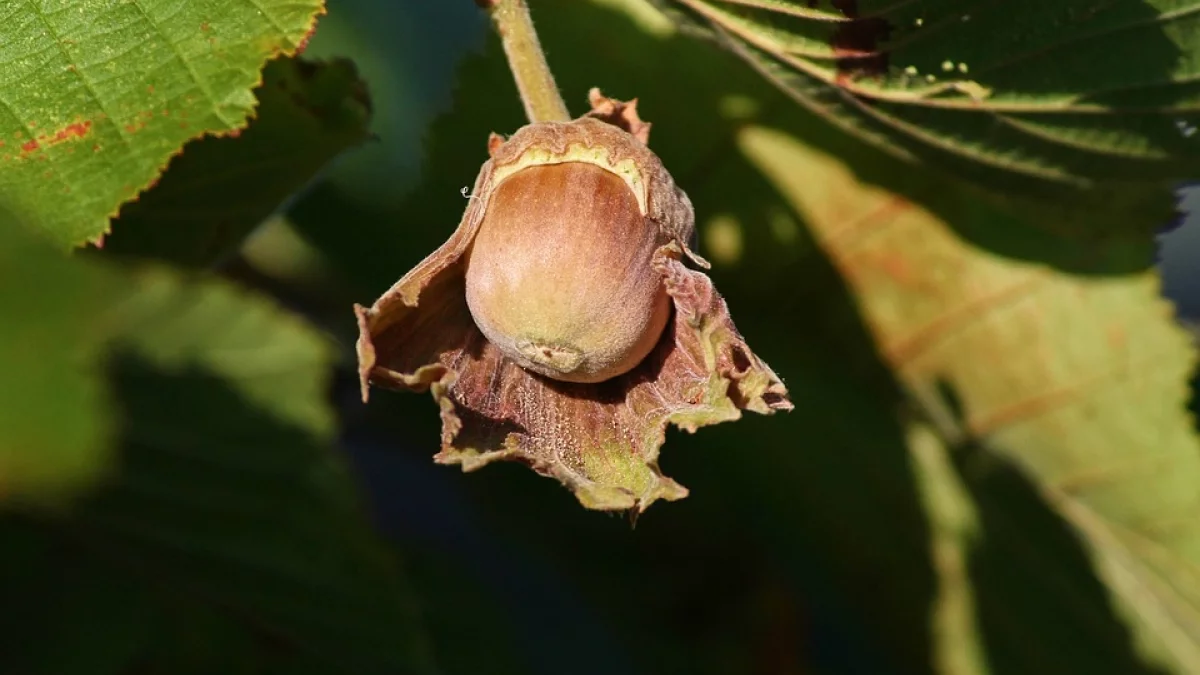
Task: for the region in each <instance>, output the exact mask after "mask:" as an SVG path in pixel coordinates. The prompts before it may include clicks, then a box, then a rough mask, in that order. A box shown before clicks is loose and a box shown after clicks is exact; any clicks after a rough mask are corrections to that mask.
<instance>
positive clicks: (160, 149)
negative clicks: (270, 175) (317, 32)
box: [0, 0, 323, 246]
mask: <svg viewBox="0 0 1200 675" xmlns="http://www.w3.org/2000/svg"><path fill="white" fill-rule="evenodd" d="M321 11H323V9H322V3H321V2H320V0H253V1H247V0H199V1H196V2H186V3H182V4H181V3H176V2H164V1H162V0H136V1H133V2H117V1H116V0H70V1H54V2H39V1H35V0H18V2H16V3H8V4H7V5H6V6H5V8H4V9H3V10H2V16H0V63H3V64H4V68H3V74H2V75H0V102H2V103H3V105H0V204H3V205H4V206H5V207H6V208H7V209H8V210H10V211H12V212H13V213H14V214H15V215H16V217H17V218H18V219H19V220H20V221H21V222H23V223H25V224H27V225H28V226H30V227H34V228H37V229H39V230H42V231H44V232H46V233H48V234H49V235H50V236H51V237H52V238H53V239H55V240H57V241H58V242H60V243H61V244H62V245H64V246H71V245H78V244H81V243H83V242H84V241H87V240H95V239H96V238H97V237H99V236H100V235H102V234H104V233H105V232H107V230H108V220H109V218H110V217H111V216H113V215H115V214H116V213H117V209H118V207H119V206H120V204H121V203H122V202H125V201H127V200H129V199H132V198H133V197H134V196H135V195H137V194H138V193H139V192H140V191H141V190H143V189H145V188H146V187H147V186H148V185H149V184H150V183H151V182H152V181H153V180H154V179H155V178H156V177H157V176H158V174H159V172H161V171H162V169H163V168H164V167H165V166H166V164H167V162H168V161H169V160H170V158H171V157H172V156H173V155H174V154H176V153H177V152H178V151H179V148H180V146H182V145H183V143H184V142H185V141H187V140H188V139H191V138H195V137H198V136H200V135H203V134H205V133H212V134H228V133H230V132H233V131H235V130H237V129H240V128H241V127H242V126H244V125H245V123H246V120H247V118H248V116H249V115H250V113H251V112H252V110H253V109H254V105H255V100H254V96H253V94H251V89H252V88H254V87H255V86H256V85H257V84H258V83H259V82H260V81H261V75H260V73H259V71H260V69H261V68H262V66H263V64H264V63H265V62H266V61H267V59H268V58H270V57H272V56H275V55H277V54H280V53H283V54H291V53H295V52H296V50H297V49H298V48H299V47H300V45H301V44H302V43H303V41H304V39H305V37H306V36H307V35H308V34H309V33H310V32H311V31H312V30H313V28H314V26H315V17H316V15H317V14H318V13H320V12H321Z"/></svg>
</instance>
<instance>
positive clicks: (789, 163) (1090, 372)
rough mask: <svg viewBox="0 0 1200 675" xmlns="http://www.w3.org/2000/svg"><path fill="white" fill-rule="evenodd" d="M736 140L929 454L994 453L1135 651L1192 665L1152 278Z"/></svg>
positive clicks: (815, 156)
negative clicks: (1123, 617) (1032, 497)
mask: <svg viewBox="0 0 1200 675" xmlns="http://www.w3.org/2000/svg"><path fill="white" fill-rule="evenodd" d="M738 144H739V147H740V149H741V151H742V152H744V153H745V154H746V155H747V156H748V157H749V158H750V159H751V161H752V162H753V163H754V164H755V165H756V166H758V167H759V168H760V169H761V170H762V171H763V173H764V175H766V176H767V177H768V178H769V179H770V180H771V181H772V182H773V183H774V184H775V185H776V186H777V187H778V189H779V190H780V192H781V194H783V195H785V196H786V197H787V198H788V200H789V201H790V202H791V203H792V205H793V207H794V208H795V209H796V211H797V212H798V213H800V214H802V215H803V217H804V219H805V221H806V222H807V223H809V224H810V226H811V227H812V228H813V231H814V234H815V235H816V236H817V238H818V240H819V241H820V242H821V244H822V246H823V247H824V248H825V250H826V251H827V253H828V254H829V256H830V257H831V258H832V260H833V261H834V262H835V264H836V265H837V266H838V268H839V270H841V272H842V274H843V275H844V276H845V278H846V279H847V281H848V282H849V283H850V285H851V288H853V289H854V291H855V293H856V297H857V298H858V302H859V305H860V307H861V308H862V311H863V316H864V319H865V320H866V322H867V325H868V326H869V327H870V329H871V331H872V333H873V335H874V337H875V340H876V343H877V345H878V348H879V350H880V353H881V355H882V356H883V357H884V358H885V360H886V361H887V362H888V363H889V364H890V365H891V367H892V368H893V370H894V372H895V373H896V376H897V377H898V378H899V379H900V381H901V382H902V383H903V384H904V385H905V388H906V390H907V391H908V393H909V395H910V396H911V397H912V399H913V400H914V402H915V404H917V405H918V406H919V407H920V409H921V410H922V411H923V414H924V415H926V416H927V417H928V419H929V420H930V422H931V423H932V424H933V425H935V426H936V427H937V428H938V429H939V431H940V433H941V435H942V437H943V438H944V440H945V442H946V443H948V444H949V445H950V446H951V447H952V448H955V447H961V448H964V449H963V450H961V451H960V452H964V453H965V452H967V449H973V450H974V453H975V455H977V456H979V457H981V459H977V460H975V462H976V464H975V465H974V466H972V470H974V471H980V472H988V471H999V470H1000V469H999V468H995V467H993V468H989V467H988V465H987V462H988V460H987V457H988V456H989V455H992V456H994V457H996V458H998V459H997V460H994V461H998V462H1002V463H1007V462H1011V463H1012V464H1013V465H1014V466H1016V467H1018V468H1019V470H1021V471H1024V472H1027V474H1028V476H1029V479H1030V480H1032V481H1033V482H1034V484H1035V486H1036V487H1035V489H1036V490H1037V491H1038V492H1039V493H1040V494H1041V496H1042V498H1043V499H1045V500H1046V502H1047V503H1048V504H1050V505H1051V506H1053V507H1054V508H1055V509H1057V510H1058V512H1059V513H1060V514H1061V516H1062V517H1063V518H1064V519H1065V520H1066V521H1067V522H1069V523H1070V524H1071V525H1073V526H1074V527H1075V528H1076V529H1077V531H1078V532H1079V533H1080V534H1081V535H1082V536H1083V537H1084V539H1085V542H1086V544H1085V545H1086V547H1087V548H1088V549H1090V551H1091V555H1092V559H1093V561H1094V564H1095V565H1096V566H1097V569H1098V570H1099V572H1100V573H1101V575H1102V577H1103V578H1104V579H1105V580H1106V581H1107V582H1108V583H1109V585H1110V588H1111V589H1112V591H1114V592H1115V593H1116V594H1117V595H1118V596H1119V597H1120V598H1121V600H1122V602H1123V603H1124V607H1125V610H1126V612H1127V613H1128V614H1129V616H1130V617H1131V618H1132V619H1133V620H1134V625H1135V626H1137V627H1138V629H1139V630H1138V642H1139V646H1140V647H1141V648H1142V649H1144V650H1145V651H1146V652H1147V653H1151V654H1153V655H1154V656H1155V657H1157V658H1158V659H1161V660H1163V661H1165V662H1167V663H1170V664H1171V665H1173V666H1174V667H1177V668H1180V669H1181V671H1180V672H1193V671H1195V670H1196V669H1197V668H1200V594H1197V590H1196V589H1197V588H1200V586H1196V585H1195V584H1196V582H1197V580H1200V576H1197V575H1198V574H1200V568H1198V567H1197V566H1198V565H1200V527H1198V526H1197V522H1196V520H1195V519H1194V518H1193V517H1192V514H1193V513H1194V511H1195V509H1196V506H1197V495H1200V440H1198V439H1197V437H1196V434H1195V432H1194V430H1193V427H1192V424H1191V420H1190V419H1189V417H1188V415H1187V414H1186V413H1185V405H1186V402H1187V396H1188V390H1187V382H1188V376H1189V374H1190V370H1191V368H1192V365H1193V362H1194V348H1193V347H1192V345H1191V341H1190V339H1189V337H1188V335H1187V334H1186V333H1185V332H1184V331H1183V330H1182V329H1181V328H1180V327H1178V326H1177V325H1175V324H1174V322H1173V321H1172V317H1171V309H1170V306H1169V304H1167V303H1166V302H1165V301H1163V300H1162V299H1161V298H1160V297H1159V295H1158V279H1157V275H1156V273H1154V272H1152V271H1148V272H1143V273H1136V274H1124V275H1114V276H1090V277H1089V276H1076V275H1069V274H1064V273H1062V272H1059V271H1057V270H1054V269H1053V268H1049V267H1046V266H1044V265H1039V264H1034V263H1026V262H1020V261H1013V260H1010V259H1006V258H1003V257H1001V256H997V255H995V254H993V253H990V252H988V251H986V250H981V249H979V248H977V247H975V246H973V245H972V244H971V243H970V242H968V241H964V240H963V239H962V238H961V237H959V236H958V235H957V234H956V233H955V232H954V230H953V229H951V228H950V227H949V226H948V225H947V224H946V223H945V222H944V221H942V220H941V219H940V218H939V217H938V215H936V214H935V213H933V212H931V211H930V210H928V209H926V208H923V207H922V206H921V205H920V204H916V203H913V202H910V201H908V200H906V199H904V198H902V197H899V196H897V195H895V194H892V193H889V192H887V191H884V190H881V189H879V188H877V187H874V186H870V185H864V184H862V183H859V182H858V181H857V180H856V179H855V178H854V176H853V174H852V173H851V172H850V170H849V168H848V167H847V166H846V165H844V164H842V163H841V162H840V161H839V160H838V159H837V158H835V157H832V156H830V155H828V154H825V153H823V152H821V151H819V150H815V149H813V148H811V147H808V146H806V145H804V144H803V143H802V142H800V141H799V140H797V139H794V138H792V137H790V136H788V135H786V134H784V133H780V132H778V131H774V130H770V129H765V128H756V127H749V128H746V129H744V130H743V131H742V132H741V133H740V134H739V138H738ZM943 201H944V200H943ZM960 215H961V217H963V218H975V219H987V218H988V217H989V214H988V212H987V211H986V210H975V211H974V212H973V213H971V212H969V211H966V210H963V211H962V212H961V214H960ZM1018 522H1019V521H1018ZM1036 541H1037V539H1036V536H1034V535H1032V534H1031V535H1030V544H1031V545H1036V544H1035V543H1034V542H1036ZM1043 564H1048V563H1045V562H1043ZM1049 572H1050V571H1049V570H1047V571H1046V573H1049ZM1064 600H1065V599H1064ZM1081 618H1082V617H1081ZM1031 637H1032V636H1028V637H1027V638H1026V639H1031ZM1009 639H1010V640H1014V639H1016V638H1015V636H1013V637H1010V638H1009ZM1015 648H1016V645H1015V644H1013V643H1011V642H1007V641H1006V642H1004V643H1003V644H1001V645H999V646H998V647H997V653H999V654H1007V653H1010V652H1011V651H1012V650H1013V649H1015Z"/></svg>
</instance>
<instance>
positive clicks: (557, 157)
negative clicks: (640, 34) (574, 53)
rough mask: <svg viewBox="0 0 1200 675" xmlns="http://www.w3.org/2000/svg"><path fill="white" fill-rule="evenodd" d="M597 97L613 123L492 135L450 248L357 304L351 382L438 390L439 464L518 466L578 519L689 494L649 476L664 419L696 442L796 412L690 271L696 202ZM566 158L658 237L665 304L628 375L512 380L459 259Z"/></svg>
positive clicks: (516, 374)
mask: <svg viewBox="0 0 1200 675" xmlns="http://www.w3.org/2000/svg"><path fill="white" fill-rule="evenodd" d="M591 99H592V103H593V106H596V105H597V103H599V104H600V105H601V106H604V111H603V112H607V113H609V114H606V115H601V114H595V115H593V114H592V113H589V114H588V115H585V116H584V117H582V118H579V119H577V120H575V121H573V122H569V123H540V124H531V125H528V126H526V127H523V128H522V129H521V130H519V131H518V132H517V133H516V134H514V135H513V136H512V137H511V138H510V139H508V140H507V141H505V140H503V139H501V138H500V137H498V136H494V135H493V137H492V138H491V139H490V140H489V143H488V148H489V153H490V154H491V155H492V158H491V159H490V160H489V161H487V162H486V163H485V164H484V165H483V167H482V169H481V170H480V173H479V176H478V178H477V179H476V181H475V190H474V192H473V193H472V196H471V199H470V202H469V204H468V206H467V209H466V212H465V214H464V215H463V218H462V221H461V222H460V224H459V226H458V229H457V230H456V231H455V232H454V234H453V235H452V236H451V237H450V239H449V240H448V241H447V242H446V243H445V244H443V245H442V246H441V247H440V248H439V249H438V250H436V251H434V253H433V254H432V255H430V256H429V257H427V258H426V259H425V260H423V261H422V262H421V263H420V264H418V265H417V266H416V267H415V268H414V269H413V270H412V271H410V272H409V273H408V274H406V275H404V278H402V279H401V280H400V281H399V282H397V283H396V284H395V285H394V286H393V287H392V288H391V289H390V290H388V291H387V292H386V293H384V294H383V296H381V297H380V298H379V299H378V300H377V301H376V302H375V304H374V305H372V306H371V307H370V308H364V307H362V306H360V305H355V308H354V309H355V314H356V315H357V317H358V325H359V332H360V334H359V339H358V343H357V351H358V361H359V374H360V377H361V379H362V388H363V389H362V392H363V400H364V401H365V400H366V399H367V396H368V385H369V384H371V385H375V386H380V387H385V388H389V389H400V390H409V391H424V390H426V389H428V390H429V391H430V392H431V393H432V394H433V398H434V400H435V401H437V403H438V406H439V408H440V410H441V417H442V448H441V451H440V452H439V453H438V454H437V455H436V456H435V458H434V459H435V461H437V462H439V463H442V464H459V465H461V466H462V468H463V470H464V471H472V470H474V469H478V468H479V467H481V466H484V465H485V464H488V463H489V462H493V461H497V460H509V461H518V462H522V463H524V464H526V465H528V466H529V467H530V468H532V469H533V470H534V471H536V472H537V473H539V474H541V475H544V476H552V477H554V478H557V479H558V480H559V481H561V482H562V483H563V484H564V485H566V486H567V487H568V488H570V489H571V490H572V492H574V493H575V496H576V497H578V499H579V501H580V502H581V503H582V504H583V505H584V506H585V507H587V508H590V509H602V510H634V511H636V512H642V511H644V510H645V509H646V508H647V507H648V506H649V505H650V504H652V503H653V502H655V501H656V500H658V499H667V500H675V499H680V498H682V497H685V496H687V489H686V488H684V487H683V486H681V485H679V484H678V483H676V482H675V481H673V480H671V479H670V478H668V477H666V476H664V475H663V474H662V473H661V472H660V471H659V468H658V451H659V448H660V447H661V446H662V444H663V440H664V435H665V432H666V426H667V424H668V423H670V424H674V425H675V426H677V427H679V428H681V429H685V430H687V431H689V432H694V431H695V430H696V429H698V428H699V427H702V426H705V425H708V424H717V423H720V422H726V421H731V420H736V419H738V418H740V417H741V411H742V410H752V411H754V412H757V413H762V414H769V413H772V412H774V411H775V410H790V409H791V407H792V405H791V403H790V402H789V401H788V399H787V390H786V389H785V388H784V386H783V384H782V383H781V382H780V380H779V378H778V377H776V375H775V373H774V372H772V371H771V369H770V368H769V367H768V366H767V365H766V364H765V363H763V362H762V361H761V360H759V359H758V358H757V357H756V356H755V355H754V354H753V352H751V351H750V348H749V347H748V346H747V345H746V343H745V342H744V341H743V339H742V337H741V335H739V334H738V332H737V329H736V328H735V327H734V325H733V321H732V320H731V319H730V317H729V312H728V309H727V308H726V306H725V302H724V300H722V299H721V296H720V295H719V294H718V293H717V292H716V289H714V288H713V285H712V282H711V281H710V280H709V279H708V277H707V276H706V275H705V274H703V273H702V272H698V271H695V270H691V269H688V268H687V267H685V265H684V262H683V258H684V257H687V258H689V259H691V260H692V261H694V262H695V263H696V264H697V265H700V266H703V267H707V263H705V262H704V261H703V260H702V259H700V258H699V257H697V256H694V255H693V254H692V253H691V252H690V251H689V250H688V249H687V245H686V242H687V241H688V240H689V238H690V237H691V234H692V231H693V227H694V216H693V213H692V206H691V202H690V201H689V200H688V198H687V196H686V195H685V194H684V193H683V192H682V191H681V190H679V189H678V188H676V186H675V184H674V181H673V179H672V178H671V176H670V174H669V173H667V171H666V169H665V168H664V167H663V166H662V163H661V161H660V160H659V159H658V157H657V156H656V155H654V153H652V152H651V151H650V150H649V149H648V148H647V147H646V146H645V144H644V143H643V142H642V139H644V138H646V137H647V136H648V130H649V125H646V124H645V123H643V122H641V121H640V120H639V119H638V118H637V113H636V109H635V106H634V104H633V103H629V104H622V103H619V102H615V101H611V100H609V99H604V98H603V97H602V96H600V95H599V93H598V92H593V95H592V96H591ZM614 110H615V111H617V112H618V114H611V113H613V112H614ZM598 118H606V119H605V121H601V119H598ZM617 125H620V127H625V128H619V126H617ZM626 129H629V130H630V131H633V132H634V133H635V134H637V136H634V135H632V134H630V133H629V132H628V131H627V130H626ZM565 161H587V162H592V163H594V164H597V165H600V166H602V167H604V168H607V169H609V170H611V171H614V172H615V173H617V175H620V176H622V177H623V178H624V179H625V180H626V182H627V184H629V185H630V187H631V188H632V189H634V191H635V193H637V195H638V199H639V202H640V203H641V205H642V206H643V211H644V213H645V214H646V217H647V218H649V219H650V220H651V221H652V222H651V225H652V226H654V227H656V228H657V230H658V232H659V234H660V246H659V248H658V250H657V251H656V253H655V255H654V259H653V263H652V264H653V271H654V273H656V274H659V275H660V276H661V277H662V279H663V284H664V286H665V288H666V290H667V292H668V293H669V294H670V296H671V299H672V301H673V303H674V312H673V316H672V319H671V321H670V323H669V324H668V325H667V328H666V330H665V331H664V332H663V337H662V339H661V340H660V341H659V343H658V345H657V346H656V347H655V349H654V351H653V352H651V354H650V355H649V356H648V357H647V358H646V359H645V360H644V361H643V362H642V363H641V364H640V365H639V366H638V367H636V368H634V369H633V370H632V371H630V372H628V373H626V374H625V375H622V376H620V377H617V378H614V379H611V380H608V381H605V382H601V383H598V384H573V383H565V382H558V381H554V380H550V379H547V378H544V377H542V376H539V375H535V374H532V373H529V372H527V371H525V370H524V369H522V368H520V367H519V366H517V365H516V364H514V363H513V362H511V361H510V360H508V359H507V358H505V357H504V356H503V355H502V354H501V353H500V352H499V350H498V349H497V348H496V347H495V346H494V345H492V344H491V343H490V342H488V341H487V339H486V338H485V337H484V336H483V334H482V333H481V332H480V331H479V329H478V328H476V326H475V323H474V321H473V320H472V318H471V315H470V312H469V310H468V308H467V304H466V299H465V285H464V276H465V270H466V261H467V258H468V257H469V252H470V247H471V243H472V241H473V240H474V238H475V234H476V232H477V231H478V229H479V226H480V223H481V222H482V220H483V215H484V213H485V212H486V211H487V206H488V199H489V197H490V194H491V191H492V189H493V188H494V187H495V186H496V185H498V184H499V182H500V181H501V180H503V178H504V177H506V176H507V175H511V174H512V173H513V172H515V171H517V170H519V169H520V168H524V167H526V166H531V165H538V164H551V163H559V162H565Z"/></svg>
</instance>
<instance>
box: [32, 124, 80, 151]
mask: <svg viewBox="0 0 1200 675" xmlns="http://www.w3.org/2000/svg"><path fill="white" fill-rule="evenodd" d="M30 126H32V125H30ZM91 130H92V123H91V122H90V121H87V120H85V121H83V122H72V123H71V124H68V125H67V126H65V127H63V128H62V129H59V130H58V131H56V132H54V133H52V134H42V135H41V136H38V137H37V138H31V139H29V140H28V141H25V142H24V143H22V144H21V153H22V154H23V155H27V154H29V153H31V152H34V151H37V150H40V149H42V148H47V147H50V146H52V145H58V144H59V143H62V142H64V141H69V140H71V139H74V138H83V137H84V136H87V135H88V133H90V132H91Z"/></svg>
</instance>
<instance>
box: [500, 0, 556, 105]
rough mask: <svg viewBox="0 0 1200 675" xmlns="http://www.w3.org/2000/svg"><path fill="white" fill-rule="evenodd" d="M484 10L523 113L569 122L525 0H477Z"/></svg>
mask: <svg viewBox="0 0 1200 675" xmlns="http://www.w3.org/2000/svg"><path fill="white" fill-rule="evenodd" d="M477 2H478V3H479V5H480V6H481V7H483V9H484V10H486V11H487V13H488V15H489V17H490V18H491V20H492V25H493V26H495V28H496V33H497V34H499V35H500V42H501V44H503V45H504V54H505V56H506V57H507V58H508V66H509V69H510V70H512V74H513V79H514V80H516V83H517V91H518V92H519V93H520V95H521V103H523V104H524V105H525V116H526V117H527V118H529V121H530V123H534V122H569V121H570V120H571V113H570V111H569V110H567V104H566V103H564V102H563V99H562V95H561V94H559V92H558V86H557V85H556V84H555V83H554V74H553V73H551V72H550V66H549V65H548V64H547V63H546V56H545V54H544V53H543V52H542V45H541V43H539V42H538V37H537V31H536V30H534V28H533V21H532V20H531V19H530V17H529V7H528V6H527V5H526V3H525V0H477Z"/></svg>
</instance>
